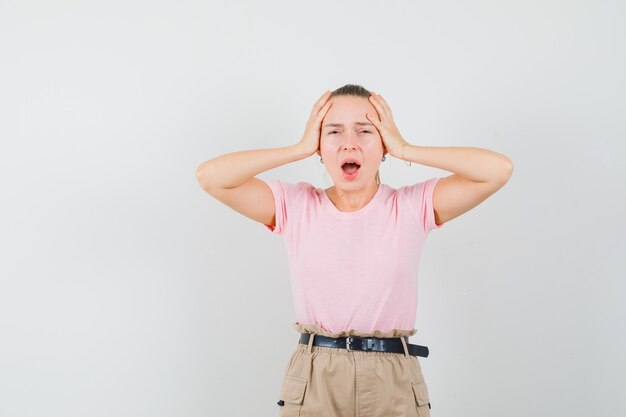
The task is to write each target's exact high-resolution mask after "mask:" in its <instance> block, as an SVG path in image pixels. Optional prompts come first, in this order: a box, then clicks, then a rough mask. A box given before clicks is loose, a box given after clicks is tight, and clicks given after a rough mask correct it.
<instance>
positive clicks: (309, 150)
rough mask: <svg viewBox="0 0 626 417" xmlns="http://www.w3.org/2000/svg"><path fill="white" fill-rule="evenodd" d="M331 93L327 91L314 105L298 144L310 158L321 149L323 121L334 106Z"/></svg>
mask: <svg viewBox="0 0 626 417" xmlns="http://www.w3.org/2000/svg"><path fill="white" fill-rule="evenodd" d="M330 94H331V92H330V91H326V92H325V93H324V94H323V95H322V96H321V97H320V98H319V99H318V100H317V102H315V104H314V105H313V110H311V115H310V116H309V120H308V121H307V122H306V127H305V128H304V135H302V139H301V140H300V142H298V146H301V147H302V148H303V149H304V150H305V152H306V154H307V155H308V156H311V155H313V154H314V153H315V152H317V150H318V149H319V147H320V135H321V131H322V120H323V119H324V117H325V116H326V113H328V109H330V107H331V106H332V102H330V101H329V100H328V99H329V98H330Z"/></svg>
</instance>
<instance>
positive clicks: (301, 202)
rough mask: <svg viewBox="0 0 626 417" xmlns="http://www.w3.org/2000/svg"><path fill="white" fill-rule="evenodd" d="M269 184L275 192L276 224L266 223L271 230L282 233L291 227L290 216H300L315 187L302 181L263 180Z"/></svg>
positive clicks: (278, 233)
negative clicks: (295, 182) (294, 182)
mask: <svg viewBox="0 0 626 417" xmlns="http://www.w3.org/2000/svg"><path fill="white" fill-rule="evenodd" d="M263 181H265V183H266V184H267V185H269V187H270V189H271V190H272V194H274V210H275V211H276V226H271V225H269V224H265V225H264V226H265V228H266V229H267V230H269V231H270V232H272V233H274V234H277V235H282V234H283V233H284V232H285V229H288V228H289V224H290V218H291V221H294V218H297V217H298V213H299V212H300V211H301V210H302V209H303V207H304V206H306V205H307V204H308V202H309V201H310V198H309V197H310V194H311V193H312V192H313V190H314V189H315V188H314V187H313V186H311V184H309V183H307V182H304V181H301V182H299V183H297V184H293V183H290V182H286V181H281V180H263Z"/></svg>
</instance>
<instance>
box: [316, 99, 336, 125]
mask: <svg viewBox="0 0 626 417" xmlns="http://www.w3.org/2000/svg"><path fill="white" fill-rule="evenodd" d="M332 105H333V102H332V101H328V102H326V104H324V106H323V107H322V108H321V109H320V111H319V112H317V116H316V117H315V123H316V124H317V125H319V124H321V123H322V120H324V117H326V114H327V113H328V110H330V108H331V107H332Z"/></svg>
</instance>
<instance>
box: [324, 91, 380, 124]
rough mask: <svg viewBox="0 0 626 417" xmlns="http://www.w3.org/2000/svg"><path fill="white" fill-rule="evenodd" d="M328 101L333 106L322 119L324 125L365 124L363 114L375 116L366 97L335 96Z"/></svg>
mask: <svg viewBox="0 0 626 417" xmlns="http://www.w3.org/2000/svg"><path fill="white" fill-rule="evenodd" d="M330 101H331V102H332V103H333V105H332V106H331V107H330V110H328V113H326V116H325V117H324V123H341V122H354V121H360V122H367V121H368V120H367V118H366V117H365V113H369V114H376V109H375V108H374V106H372V103H370V101H369V100H368V99H367V97H355V96H337V97H332V98H331V99H330Z"/></svg>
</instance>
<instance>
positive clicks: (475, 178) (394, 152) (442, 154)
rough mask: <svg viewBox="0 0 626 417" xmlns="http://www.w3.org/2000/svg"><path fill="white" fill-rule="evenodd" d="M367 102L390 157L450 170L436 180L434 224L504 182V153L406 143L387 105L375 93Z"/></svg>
mask: <svg viewBox="0 0 626 417" xmlns="http://www.w3.org/2000/svg"><path fill="white" fill-rule="evenodd" d="M370 102H371V103H372V105H373V106H374V108H375V109H376V113H377V115H378V118H376V117H374V116H373V115H372V116H370V115H369V114H367V115H366V117H367V118H368V119H369V120H370V121H371V122H372V123H373V124H374V125H375V126H376V128H377V129H378V131H379V132H380V134H381V138H382V140H383V142H384V145H385V149H387V150H388V151H389V154H390V155H391V156H394V157H396V158H401V159H404V160H406V161H411V162H415V163H418V164H422V165H427V166H430V167H435V168H440V169H444V170H446V171H450V172H453V174H452V175H450V176H447V177H444V178H442V179H440V180H439V181H438V182H437V185H436V186H435V189H434V191H433V207H434V211H435V223H436V224H437V225H441V224H443V223H445V222H447V221H449V220H451V219H454V218H455V217H458V216H460V215H461V214H463V213H465V212H467V211H469V210H470V209H472V208H474V207H476V206H477V205H478V204H480V203H481V202H483V201H485V200H486V199H487V198H488V197H489V196H491V195H492V194H493V193H495V192H496V191H498V190H499V189H500V188H502V186H504V184H506V183H507V181H508V180H509V178H510V177H511V174H512V173H513V162H512V161H511V160H510V159H509V158H508V157H507V156H505V155H502V154H499V153H497V152H493V151H490V150H488V149H482V148H467V147H428V146H414V145H411V144H409V143H408V142H407V141H406V140H404V138H403V137H402V135H401V134H400V132H399V131H398V128H397V126H396V124H395V122H394V120H393V115H392V114H391V108H390V107H389V105H388V104H387V102H386V101H385V99H383V98H382V96H380V95H379V94H376V93H372V95H371V96H370Z"/></svg>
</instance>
